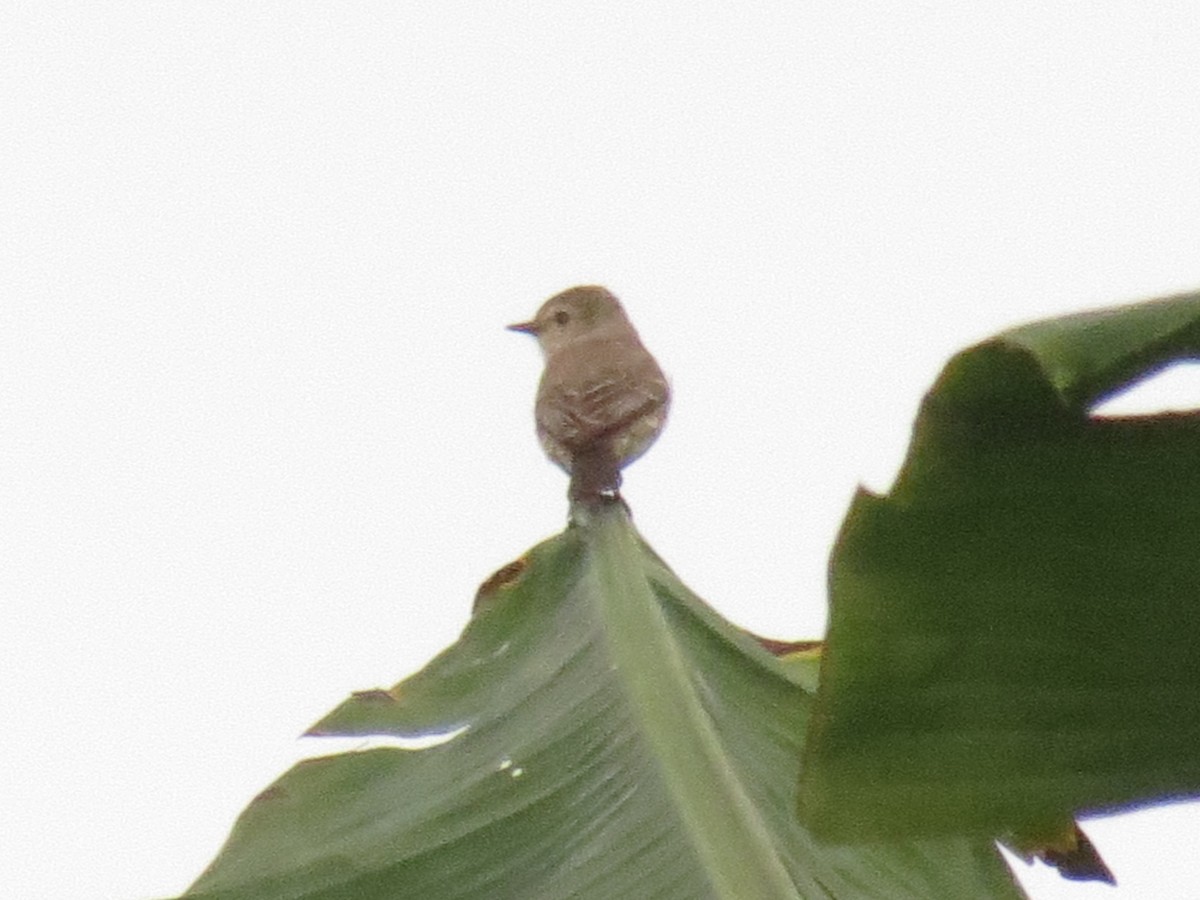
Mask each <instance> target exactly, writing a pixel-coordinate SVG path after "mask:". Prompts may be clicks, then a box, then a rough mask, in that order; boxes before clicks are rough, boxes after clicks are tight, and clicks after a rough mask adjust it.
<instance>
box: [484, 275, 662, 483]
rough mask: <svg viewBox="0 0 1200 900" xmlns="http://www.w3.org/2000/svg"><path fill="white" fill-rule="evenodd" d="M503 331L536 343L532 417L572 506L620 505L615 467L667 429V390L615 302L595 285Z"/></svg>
mask: <svg viewBox="0 0 1200 900" xmlns="http://www.w3.org/2000/svg"><path fill="white" fill-rule="evenodd" d="M508 328H509V330H511V331H518V332H523V333H525V334H531V335H533V336H534V337H536V338H537V341H538V344H539V346H540V347H541V350H542V355H543V357H544V358H545V369H544V370H543V372H542V377H541V381H540V382H539V384H538V391H537V401H536V403H535V405H534V419H535V422H536V425H537V436H538V440H539V442H540V443H541V445H542V449H543V450H544V451H545V453H546V455H547V456H548V457H549V458H550V459H551V461H552V462H554V463H556V464H557V465H558V466H559V467H560V468H562V469H563V470H564V471H566V472H567V473H568V474H569V475H570V476H571V483H570V488H569V489H568V497H569V498H570V499H571V500H594V499H597V498H608V499H614V498H616V499H619V497H620V495H619V489H620V486H621V469H623V468H625V466H627V465H629V464H630V463H631V462H633V461H634V460H635V459H637V458H638V457H640V456H641V455H642V454H643V453H645V452H646V451H647V450H648V449H649V448H650V445H651V444H653V443H654V441H655V440H657V438H658V436H659V434H661V433H662V430H663V426H664V425H665V424H666V420H667V411H668V409H669V407H670V404H671V388H670V385H669V384H668V382H667V378H666V376H665V375H664V374H663V372H662V369H660V368H659V366H658V363H657V362H656V361H655V359H654V357H653V356H651V355H650V353H649V351H647V350H646V348H645V347H644V346H643V345H642V342H641V339H640V338H639V337H638V334H637V331H636V330H635V329H634V327H633V324H632V323H631V322H630V321H629V317H628V316H627V315H626V314H625V310H624V308H622V306H621V303H620V301H618V300H617V298H616V297H615V296H613V294H612V293H611V292H609V291H608V290H607V289H606V288H603V287H600V286H599V285H581V286H578V287H573V288H569V289H568V290H565V291H563V292H562V293H559V294H555V295H554V296H553V297H551V298H550V299H549V300H547V301H546V302H545V303H543V304H542V306H541V308H540V309H539V310H538V311H537V314H536V315H535V316H534V317H533V319H531V320H530V321H528V322H520V323H517V324H515V325H509V326H508Z"/></svg>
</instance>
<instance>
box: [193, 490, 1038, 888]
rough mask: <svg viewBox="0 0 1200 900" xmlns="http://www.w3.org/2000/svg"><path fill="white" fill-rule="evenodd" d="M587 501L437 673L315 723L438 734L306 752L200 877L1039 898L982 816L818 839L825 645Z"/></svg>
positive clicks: (502, 585)
mask: <svg viewBox="0 0 1200 900" xmlns="http://www.w3.org/2000/svg"><path fill="white" fill-rule="evenodd" d="M574 514H575V519H576V524H574V525H573V526H572V527H570V528H568V529H567V531H566V532H565V533H563V534H561V535H559V536H558V537H555V538H553V539H551V540H549V541H546V542H545V543H543V544H541V545H539V546H537V547H535V548H534V549H533V550H531V551H530V552H529V553H528V554H527V555H526V556H525V557H523V558H522V559H520V560H518V561H517V562H516V563H513V564H511V565H509V566H506V567H505V568H504V569H502V570H500V572H498V573H497V574H496V576H494V577H493V578H492V579H490V580H489V581H488V582H487V583H486V584H485V585H484V587H483V588H481V592H480V597H479V600H478V602H477V611H476V614H475V615H474V617H473V618H472V620H471V622H470V623H469V625H468V626H467V628H466V630H465V631H464V633H463V635H462V636H461V638H460V639H459V640H458V642H457V643H455V644H454V645H452V646H451V647H450V648H448V649H447V650H446V651H445V652H443V653H442V654H441V655H440V656H438V657H437V658H436V659H435V660H433V661H432V662H431V663H430V664H429V665H428V666H427V667H426V668H425V669H424V670H423V671H421V672H419V673H417V674H416V675H414V676H412V677H411V678H409V679H407V680H405V681H403V682H401V683H400V684H398V685H396V686H395V687H394V688H392V689H391V690H387V691H383V690H375V691H367V692H364V693H362V694H358V695H355V696H354V697H352V698H351V699H350V700H348V701H346V702H345V703H344V704H342V706H340V707H339V708H338V709H336V710H334V712H333V713H331V714H330V715H329V716H328V717H326V718H325V719H324V720H322V721H321V722H319V723H318V724H317V725H316V726H314V728H313V729H312V733H314V734H323V735H395V736H402V737H406V738H415V737H419V736H422V735H426V736H429V735H438V736H441V742H440V743H438V744H437V745H436V746H429V747H427V748H426V749H422V750H409V749H400V748H397V747H386V748H378V749H371V750H364V751H362V752H357V753H347V754H341V755H337V756H329V757H325V758H320V759H311V760H307V761H305V762H303V763H301V764H299V765H297V766H296V767H295V768H293V769H292V770H291V771H289V772H288V773H286V774H285V775H284V776H283V777H282V778H280V779H279V780H278V781H277V782H276V783H275V784H274V785H272V786H271V787H269V788H268V789H267V790H266V791H264V792H263V793H262V794H261V795H260V796H259V797H258V798H256V799H255V800H254V801H253V802H252V803H251V804H250V805H249V807H248V808H247V809H246V810H245V811H244V812H243V814H242V815H241V817H240V818H239V820H238V822H237V824H236V827H235V828H234V830H233V833H232V835H231V837H230V838H229V840H228V842H227V844H226V846H225V847H224V849H223V850H222V851H221V853H220V855H219V856H218V857H217V858H216V860H215V861H214V862H213V864H212V865H211V866H210V867H209V868H208V870H207V871H205V872H204V874H203V875H202V876H201V877H200V878H199V880H198V881H196V883H195V884H194V885H193V886H192V888H191V889H190V890H189V891H188V893H187V894H186V895H185V896H187V897H189V898H206V900H217V898H238V900H258V898H263V900H265V898H272V900H279V898H301V897H303V898H309V900H316V898H321V900H333V898H346V900H349V898H355V900H372V898H409V897H411V898H422V900H430V898H432V900H439V898H470V900H478V898H481V897H487V898H521V900H528V898H566V897H572V898H584V900H593V898H621V900H640V898H680V900H703V898H726V900H732V898H737V900H756V898H762V900H767V898H796V897H803V898H818V897H820V898H827V897H840V898H872V897H876V898H886V900H896V898H920V900H930V898H941V897H944V898H954V900H959V898H963V897H972V898H1017V897H1022V896H1024V895H1023V893H1022V892H1021V891H1020V889H1019V888H1018V887H1017V886H1016V885H1015V884H1014V882H1013V879H1012V876H1011V873H1010V872H1009V871H1008V869H1007V867H1006V865H1005V864H1004V862H1003V860H1002V859H1001V857H1000V855H999V853H998V851H997V850H996V849H995V846H994V845H993V843H992V842H991V841H990V840H988V839H986V838H975V837H971V838H964V837H958V836H953V837H946V838H942V837H938V838H926V839H916V840H897V841H889V842H882V843H878V844H875V845H871V846H861V847H846V846H837V845H829V844H823V843H820V842H818V841H817V840H815V839H814V838H813V836H812V835H811V834H810V833H809V832H808V831H807V830H806V829H805V828H804V827H803V826H802V825H801V824H800V822H799V821H798V819H797V818H796V816H795V812H794V801H795V786H796V780H797V778H798V777H799V774H800V773H799V768H800V763H799V759H800V748H801V745H802V743H803V741H804V735H805V730H806V727H807V723H808V720H809V715H810V710H811V708H812V702H813V698H812V690H813V686H814V684H815V680H816V668H815V667H816V661H815V657H814V655H813V654H812V653H808V654H805V653H795V654H792V655H790V656H788V657H785V658H779V657H776V656H775V655H773V654H772V653H770V652H768V651H767V650H765V649H764V647H763V646H762V644H760V643H759V642H758V641H756V640H755V639H753V638H751V637H750V636H748V635H747V634H745V633H744V632H742V631H740V630H739V629H737V628H735V627H734V626H732V625H730V624H728V623H727V622H725V621H724V620H722V619H721V618H720V617H719V616H718V615H717V614H716V613H715V612H714V611H713V610H712V609H710V608H709V607H708V606H707V605H705V604H704V602H703V601H701V600H700V599H699V598H698V597H696V596H695V595H693V594H692V593H691V592H690V591H688V589H687V588H686V587H684V585H683V584H682V583H681V582H680V581H679V580H678V579H677V578H676V576H675V575H674V574H673V573H672V572H671V571H670V569H668V568H667V567H666V565H665V564H664V563H663V562H662V561H661V560H660V559H659V558H658V557H657V556H656V555H655V554H654V553H653V551H651V550H650V548H649V547H648V546H647V545H646V544H645V543H643V542H642V541H641V539H640V538H639V537H638V535H637V533H636V532H635V531H634V529H633V527H632V525H631V524H630V522H629V520H628V517H627V514H626V512H625V510H624V507H623V506H622V505H621V504H619V503H606V504H602V505H599V506H594V507H589V508H581V507H577V508H576V510H575V511H574Z"/></svg>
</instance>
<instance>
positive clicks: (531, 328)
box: [505, 322, 537, 337]
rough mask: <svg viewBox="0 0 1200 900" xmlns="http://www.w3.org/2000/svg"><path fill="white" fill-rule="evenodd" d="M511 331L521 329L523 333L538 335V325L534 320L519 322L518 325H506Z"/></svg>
mask: <svg viewBox="0 0 1200 900" xmlns="http://www.w3.org/2000/svg"><path fill="white" fill-rule="evenodd" d="M505 327H507V328H508V330H509V331H519V332H521V333H522V334H532V335H534V336H535V337H536V336H537V325H536V324H535V323H533V322H518V323H517V324H516V325H507V326H505Z"/></svg>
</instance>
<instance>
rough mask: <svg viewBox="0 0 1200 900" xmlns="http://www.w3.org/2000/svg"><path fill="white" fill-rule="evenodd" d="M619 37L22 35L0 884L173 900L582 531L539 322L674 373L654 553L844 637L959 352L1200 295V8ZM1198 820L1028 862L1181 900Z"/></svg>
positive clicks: (1189, 399) (1022, 11)
mask: <svg viewBox="0 0 1200 900" xmlns="http://www.w3.org/2000/svg"><path fill="white" fill-rule="evenodd" d="M597 5H598V4H588V5H587V11H586V12H584V11H583V10H584V5H583V4H572V3H562V2H556V3H535V4H510V5H504V6H501V5H499V4H492V3H479V2H441V3H419V4H418V3H411V2H409V3H382V2H364V3H356V4H341V5H337V4H329V3H311V2H289V3H279V2H275V3H255V4H247V3H228V2H207V3H194V2H189V3H181V2H164V0H156V2H153V3H149V2H124V3H116V4H83V3H70V2H61V3H51V2H43V3H27V4H19V3H10V4H6V5H5V6H4V8H3V9H0V210H3V212H2V213H0V422H2V423H3V427H2V429H0V548H2V549H0V704H2V706H0V709H2V710H3V716H4V720H5V726H6V727H5V732H6V734H5V737H4V740H3V742H0V769H2V770H3V772H4V773H5V775H4V776H3V780H2V781H0V817H2V819H3V838H2V839H0V896H4V897H22V898H26V900H41V898H47V900H48V898H54V900H59V898H62V897H72V898H78V900H109V898H112V900H146V898H152V897H161V896H164V895H170V894H174V893H177V892H179V891H181V890H182V889H183V888H184V887H185V886H186V885H187V884H188V883H189V882H190V881H191V880H192V879H193V878H194V877H195V876H196V875H197V874H198V873H199V872H200V870H201V869H202V868H203V866H204V865H205V864H206V863H207V862H208V861H209V860H210V859H211V858H212V856H213V855H214V854H215V853H216V851H217V849H218V848H219V846H220V844H221V842H222V841H223V839H224V837H225V835H226V834H227V832H228V830H229V828H230V826H231V825H232V823H233V820H234V817H235V816H236V814H237V813H238V812H239V811H240V810H241V809H242V807H243V806H244V805H245V804H246V803H247V802H249V800H250V799H251V798H252V797H253V795H254V794H255V793H256V792H258V791H259V790H261V789H262V788H263V787H265V786H266V785H267V784H268V783H269V782H270V781H271V780H273V779H274V778H275V777H276V776H278V775H279V774H281V773H282V772H283V771H284V769H286V768H287V767H288V766H289V765H290V764H291V763H292V762H293V761H294V760H295V759H298V758H300V757H302V756H304V755H310V754H315V753H318V752H322V749H323V748H322V747H315V748H314V747H313V746H311V745H305V744H303V743H298V742H297V741H296V735H297V734H299V733H300V732H301V731H303V730H304V728H305V727H307V726H308V725H310V724H311V723H312V722H313V721H314V720H316V719H317V718H319V717H320V716H321V715H322V714H324V713H325V712H327V711H328V710H329V709H331V708H332V707H333V706H334V705H336V704H337V703H338V702H340V701H341V700H342V699H343V698H344V697H345V696H346V695H347V694H348V693H349V692H350V691H352V690H356V689H362V688H369V687H374V686H380V685H389V684H391V683H393V682H394V681H396V680H398V679H399V678H400V677H402V676H403V675H406V674H408V673H410V672H412V671H413V670H415V669H417V668H419V667H420V666H421V665H422V664H423V663H424V662H425V661H426V660H427V659H428V658H429V657H430V656H432V655H433V654H434V653H436V652H437V651H439V650H440V649H441V648H443V647H444V646H446V645H447V644H448V643H450V642H451V641H452V640H453V639H454V638H455V636H456V635H457V634H458V632H459V631H460V629H461V628H462V627H463V625H464V624H465V622H466V620H467V617H468V610H469V607H470V603H471V598H472V595H473V592H474V590H475V587H476V586H477V585H478V583H479V582H480V581H482V580H483V579H484V578H486V577H487V576H488V575H489V574H490V573H491V572H492V571H493V570H494V569H496V568H497V567H499V566H500V565H502V564H504V563H505V562H507V561H509V560H511V559H512V558H514V557H516V556H518V555H519V554H520V553H521V552H523V551H524V550H525V549H527V548H528V547H529V546H531V545H532V544H533V543H535V542H536V541H538V540H540V539H542V538H544V537H548V536H550V535H552V534H554V533H556V532H557V531H558V530H560V529H561V527H562V526H563V524H564V521H565V512H566V503H565V490H566V480H565V478H564V477H563V475H562V474H561V473H560V472H559V471H558V470H557V469H555V468H553V467H552V466H551V465H550V464H549V463H547V462H546V461H545V460H544V459H543V458H542V456H541V454H540V452H539V450H538V448H537V445H536V443H535V440H534V437H533V433H532V420H531V409H532V402H533V392H534V386H535V383H536V379H537V376H538V372H539V370H540V358H539V355H538V353H537V351H536V347H535V345H534V343H533V342H532V341H530V340H529V339H528V338H523V337H521V336H519V335H513V334H511V333H508V332H506V331H504V330H503V326H504V325H505V324H506V323H509V322H513V321H518V320H522V319H525V318H528V317H529V316H530V315H531V314H532V312H533V311H534V310H535V309H536V307H537V306H538V305H539V303H540V302H541V301H542V300H543V299H544V298H545V297H546V296H548V295H549V294H551V293H554V292H556V291H558V290H561V289H563V288H566V287H569V286H571V285H573V284H578V283H586V282H600V283H603V284H606V285H608V286H609V287H610V288H612V289H613V290H614V291H615V292H616V293H617V294H618V295H619V296H620V297H622V299H623V300H624V301H625V304H626V306H627V308H628V309H629V311H630V313H631V315H632V317H633V319H634V321H635V322H636V323H637V325H638V327H639V330H640V331H641V333H642V336H643V338H644V340H645V342H646V343H647V345H648V346H649V347H650V348H651V349H652V350H653V352H654V353H655V354H656V356H657V357H658V358H659V361H660V362H661V363H662V365H663V367H664V368H665V369H666V370H667V371H668V372H669V374H670V375H671V377H672V381H673V385H674V391H675V404H674V407H673V411H672V420H671V422H670V423H669V426H668V428H667V431H666V433H665V434H664V436H663V438H662V439H661V440H660V441H659V443H658V444H657V445H656V446H655V447H654V449H653V450H652V451H651V452H650V453H649V454H648V455H647V456H646V457H645V458H644V459H642V460H641V461H639V462H638V463H637V464H636V465H635V466H633V467H632V468H631V469H630V470H628V472H627V473H626V489H625V495H626V497H627V499H628V500H629V501H630V503H631V505H632V507H633V509H634V511H635V514H636V521H637V524H638V527H639V528H640V530H641V531H642V533H643V535H644V536H645V537H646V538H647V539H648V540H649V541H650V542H651V543H652V544H653V545H654V546H655V548H656V549H657V550H658V551H659V552H660V553H661V554H662V555H663V556H664V557H665V558H666V560H667V561H668V562H669V563H670V564H671V565H672V566H673V567H674V568H675V570H676V571H677V572H678V573H679V574H680V575H681V576H682V577H683V579H684V580H685V581H687V582H688V583H689V584H690V585H691V586H692V587H693V588H694V589H695V590H697V591H698V592H699V593H700V594H702V595H703V596H705V597H706V598H707V599H708V600H709V601H710V602H711V603H712V604H713V605H715V606H716V607H717V608H718V609H720V610H721V611H722V612H723V613H724V614H725V615H726V616H727V617H729V618H731V619H732V620H734V621H735V622H738V623H740V624H743V625H745V626H748V627H750V628H752V629H755V630H757V631H760V632H763V633H766V634H771V635H776V636H783V637H814V636H820V634H821V633H822V630H823V627H824V603H825V601H824V584H823V580H824V567H825V560H826V557H827V554H828V551H829V548H830V545H831V542H832V539H833V536H834V532H835V529H836V528H837V526H838V523H839V522H840V520H841V517H842V515H843V513H844V511H845V508H846V505H847V503H848V501H849V498H850V495H851V492H852V491H853V489H854V487H855V485H856V484H857V483H859V482H860V481H865V482H867V483H868V484H870V485H871V486H874V487H876V488H886V486H887V484H888V482H889V479H890V478H891V475H892V474H893V473H894V471H895V468H896V466H897V465H898V464H899V461H900V459H901V455H902V453H903V450H904V446H905V442H906V438H907V433H908V429H909V427H910V423H911V419H912V416H913V414H914V412H915V410H916V406H917V403H918V402H919V399H920V397H921V395H922V393H923V392H924V391H925V390H926V388H927V387H928V386H929V384H930V383H931V381H932V380H933V378H934V377H935V376H936V375H937V373H938V371H939V369H940V368H941V366H942V364H943V363H944V362H945V360H946V359H947V357H948V356H949V355H950V354H952V353H953V352H954V351H956V350H957V349H959V348H961V347H963V346H965V345H967V344H969V343H971V342H973V341H975V340H978V339H981V338H984V337H986V336H988V335H989V334H991V333H993V332H994V331H996V330H999V329H1001V328H1003V327H1006V326H1008V325H1012V324H1015V323H1018V322H1022V321H1026V320H1029V319H1035V318H1041V317H1045V316H1050V315H1054V314H1057V313H1061V312H1067V311H1074V310H1077V309H1080V308H1084V307H1089V306H1102V305H1108V304H1112V303H1116V302H1123V301H1128V300H1133V299H1138V298H1141V297H1146V296H1152V295H1157V294H1163V293H1168V292H1171V291H1176V290H1182V289H1187V288H1193V287H1197V286H1200V254H1198V253H1197V248H1198V247H1200V175H1198V166H1200V163H1198V161H1200V62H1198V61H1197V60H1198V58H1197V56H1196V52H1195V48H1196V39H1197V34H1198V33H1200V7H1197V6H1195V5H1191V4H1182V3H1175V4H1153V5H1148V4H1143V3H1119V2H1107V3H1103V4H1095V3H1071V4H1034V3H1028V4H1026V3H1008V4H1004V3H1001V4H987V5H984V4H958V5H957V6H956V7H955V9H954V10H953V11H938V10H935V9H932V8H929V9H917V8H915V7H916V6H917V5H916V4H845V3H830V2H810V3H803V4H801V3H793V2H789V3H759V4H716V3H704V2H701V3H696V2H691V3H683V2H679V3H663V2H642V3H637V4H633V3H613V4H607V5H604V6H605V8H604V9H603V10H599V11H597V10H595V9H594V7H595V6H597ZM946 6H949V4H946ZM1048 7H1049V8H1048ZM1178 380H1179V382H1180V383H1183V382H1186V380H1187V379H1184V378H1180V379H1178ZM1198 397H1200V378H1195V377H1193V378H1191V381H1190V384H1184V386H1183V387H1182V388H1178V390H1177V392H1176V393H1174V394H1172V395H1170V399H1169V400H1167V401H1166V402H1171V403H1173V404H1174V405H1177V406H1178V405H1182V406H1189V405H1195V404H1196V398H1198ZM1198 824H1200V807H1197V806H1194V805H1192V806H1178V807H1175V808H1172V809H1163V810H1158V811H1154V812H1150V813H1144V814H1139V815H1137V816H1132V817H1118V818H1112V819H1107V820H1102V821H1096V822H1093V823H1092V824H1091V825H1090V826H1089V831H1090V833H1091V834H1092V835H1093V837H1094V839H1095V840H1096V842H1097V844H1098V845H1099V846H1100V849H1101V851H1102V853H1103V855H1104V856H1105V858H1106V859H1107V860H1108V862H1109V863H1110V865H1111V866H1112V868H1113V869H1114V870H1115V871H1116V873H1117V877H1118V879H1119V880H1120V881H1121V882H1122V885H1123V888H1122V890H1120V891H1119V892H1117V893H1115V894H1114V892H1113V891H1112V890H1111V889H1109V888H1106V887H1102V886H1094V887H1093V886H1086V885H1084V886H1081V885H1075V884H1071V883H1068V882H1062V881H1060V880H1059V879H1058V878H1057V876H1056V875H1053V874H1051V873H1049V872H1048V871H1047V870H1045V869H1044V868H1042V867H1037V868H1034V869H1026V868H1025V867H1024V866H1018V873H1019V874H1020V875H1021V876H1022V878H1023V879H1024V881H1025V883H1026V884H1027V886H1028V887H1029V889H1030V891H1031V894H1032V896H1033V897H1034V898H1035V900H1051V898H1070V900H1090V898H1110V897H1114V896H1116V897H1155V898H1184V897H1193V896H1195V886H1194V885H1195V883H1196V881H1197V880H1198V879H1200V864H1197V862H1196V856H1195V834H1196V832H1197V826H1198Z"/></svg>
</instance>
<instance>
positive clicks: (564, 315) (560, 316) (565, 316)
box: [554, 309, 571, 325]
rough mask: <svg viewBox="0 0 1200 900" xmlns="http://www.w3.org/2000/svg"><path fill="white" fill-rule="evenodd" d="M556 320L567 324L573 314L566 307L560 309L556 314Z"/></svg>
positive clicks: (561, 323)
mask: <svg viewBox="0 0 1200 900" xmlns="http://www.w3.org/2000/svg"><path fill="white" fill-rule="evenodd" d="M554 321H555V322H557V323H558V324H559V325H566V324H567V323H568V322H570V321H571V314H570V313H569V312H567V311H566V310H565V309H560V310H559V311H558V312H556V313H555V314H554Z"/></svg>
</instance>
